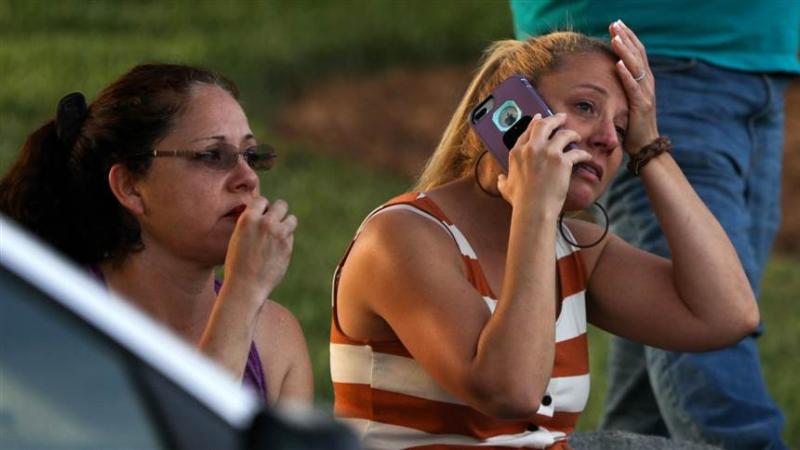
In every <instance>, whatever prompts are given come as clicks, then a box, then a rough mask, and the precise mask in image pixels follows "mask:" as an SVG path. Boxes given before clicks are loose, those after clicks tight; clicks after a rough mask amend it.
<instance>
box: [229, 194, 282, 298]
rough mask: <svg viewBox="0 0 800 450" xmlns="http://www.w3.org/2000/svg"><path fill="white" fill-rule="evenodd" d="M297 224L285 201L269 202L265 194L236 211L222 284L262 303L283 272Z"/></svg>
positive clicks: (233, 211) (234, 210)
mask: <svg viewBox="0 0 800 450" xmlns="http://www.w3.org/2000/svg"><path fill="white" fill-rule="evenodd" d="M237 209H238V208H234V209H233V210H232V211H231V212H232V213H235V212H236V210H237ZM296 227H297V218H296V217H295V216H294V215H292V214H289V205H288V204H287V203H286V202H285V201H283V200H276V201H275V203H272V204H270V203H269V201H268V200H267V199H266V198H264V197H261V196H259V197H256V198H254V199H253V200H252V201H251V202H250V203H249V204H248V205H247V207H246V208H244V209H243V210H241V212H239V217H238V219H237V221H236V227H235V228H234V231H233V235H232V236H231V239H230V242H229V243H228V253H227V255H226V257H225V275H226V276H225V287H227V288H231V289H233V288H235V291H236V292H237V293H241V294H244V295H246V296H247V297H250V296H252V298H253V300H254V301H256V302H261V303H263V301H264V300H266V298H267V297H268V296H269V293H270V292H272V290H273V289H274V288H275V286H277V285H278V283H280V281H281V279H282V278H283V276H284V274H285V273H286V269H287V267H288V266H289V261H290V259H291V254H292V246H293V244H294V230H295V228H296ZM231 285H233V286H231ZM226 290H227V289H226Z"/></svg>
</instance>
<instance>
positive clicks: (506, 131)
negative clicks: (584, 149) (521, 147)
mask: <svg viewBox="0 0 800 450" xmlns="http://www.w3.org/2000/svg"><path fill="white" fill-rule="evenodd" d="M537 113H538V114H541V115H542V117H548V116H552V115H553V111H552V110H550V107H548V106H547V103H545V101H544V99H542V97H541V96H540V95H539V93H538V92H536V89H534V87H533V86H532V85H531V83H530V81H528V79H527V78H525V77H524V76H522V75H512V76H511V77H509V78H507V79H506V80H504V81H503V82H502V83H500V85H499V86H497V88H495V89H494V90H493V91H492V93H491V95H489V97H488V98H486V99H484V100H483V101H482V102H480V103H479V104H478V106H477V107H475V109H473V110H472V112H471V113H470V117H469V119H470V120H469V122H470V125H471V126H472V128H473V129H474V130H475V132H476V133H478V136H480V138H481V140H482V141H483V143H484V144H485V145H486V147H488V148H489V151H490V152H492V154H493V155H494V156H495V158H496V159H497V161H498V162H499V163H500V165H501V166H502V167H503V171H504V172H506V173H508V152H509V151H510V150H511V148H513V147H514V144H516V143H517V139H518V138H519V136H520V135H521V134H522V133H523V132H524V131H525V130H526V129H527V128H528V124H530V123H531V120H532V119H533V116H534V115H536V114H537ZM573 148H575V144H570V145H569V146H567V148H565V149H564V151H567V150H572V149H573Z"/></svg>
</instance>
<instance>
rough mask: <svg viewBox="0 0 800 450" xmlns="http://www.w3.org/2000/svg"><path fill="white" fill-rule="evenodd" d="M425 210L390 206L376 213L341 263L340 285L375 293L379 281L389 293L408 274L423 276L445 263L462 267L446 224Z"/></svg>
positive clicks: (405, 279)
mask: <svg viewBox="0 0 800 450" xmlns="http://www.w3.org/2000/svg"><path fill="white" fill-rule="evenodd" d="M424 214H425V213H422V212H416V211H414V210H409V209H391V210H387V211H385V212H381V213H380V214H378V215H376V216H374V217H373V218H372V219H371V220H370V221H369V222H368V223H367V224H366V225H365V226H364V229H363V230H362V232H361V234H360V235H359V236H358V239H357V240H356V241H355V243H354V244H353V247H352V249H351V251H350V254H349V255H348V257H347V262H346V264H345V265H344V266H343V267H342V273H341V285H340V289H344V290H348V291H349V292H350V293H351V294H352V293H356V292H358V291H359V290H360V287H363V288H364V289H365V290H366V292H367V293H372V292H374V289H375V288H376V287H377V286H376V285H375V283H376V282H378V283H380V282H385V283H387V285H386V286H382V287H381V290H380V291H381V292H384V293H387V294H389V293H392V292H396V291H397V288H398V287H399V286H396V285H395V284H397V283H400V284H403V283H405V282H407V281H409V278H408V277H411V278H412V279H415V278H417V276H419V275H422V276H423V278H424V275H425V274H426V273H430V271H431V270H434V271H438V270H440V269H441V268H442V267H448V268H452V267H457V268H458V270H459V272H460V271H461V270H463V267H462V266H463V264H462V261H461V257H460V253H459V251H458V247H457V246H456V244H455V241H454V240H453V238H452V237H451V236H450V234H449V231H448V230H447V228H446V227H445V226H444V225H443V224H442V223H441V222H439V221H437V220H436V219H433V218H432V217H426V216H425V215H424ZM431 255H436V257H435V258H431ZM354 288H355V292H354V290H353V289H354ZM369 298H371V299H381V298H386V296H373V295H369Z"/></svg>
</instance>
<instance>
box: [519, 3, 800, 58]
mask: <svg viewBox="0 0 800 450" xmlns="http://www.w3.org/2000/svg"><path fill="white" fill-rule="evenodd" d="M511 12H512V14H513V17H514V30H515V32H516V35H517V38H520V39H522V38H525V37H527V36H532V35H537V34H541V33H546V32H549V31H553V30H564V29H572V30H574V31H580V32H583V33H585V34H589V35H592V36H598V37H605V38H607V37H608V25H609V24H610V23H611V22H612V21H614V20H617V19H622V21H623V22H625V24H626V25H628V26H629V27H630V28H631V29H632V30H633V31H634V32H635V33H636V35H637V36H639V39H641V41H642V43H644V45H645V47H647V53H648V54H649V55H662V56H672V57H683V58H698V59H702V60H704V61H706V62H709V63H711V64H715V65H718V66H721V67H725V68H729V69H737V70H744V71H750V72H794V73H798V72H800V61H798V51H799V50H800V0H649V1H647V0H511Z"/></svg>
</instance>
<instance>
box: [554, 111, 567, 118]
mask: <svg viewBox="0 0 800 450" xmlns="http://www.w3.org/2000/svg"><path fill="white" fill-rule="evenodd" d="M556 116H558V117H567V113H563V112H560V113H556Z"/></svg>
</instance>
